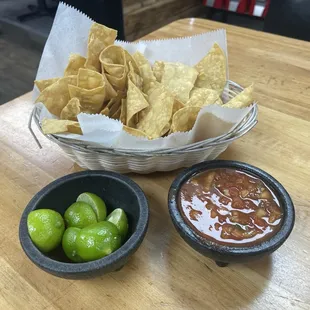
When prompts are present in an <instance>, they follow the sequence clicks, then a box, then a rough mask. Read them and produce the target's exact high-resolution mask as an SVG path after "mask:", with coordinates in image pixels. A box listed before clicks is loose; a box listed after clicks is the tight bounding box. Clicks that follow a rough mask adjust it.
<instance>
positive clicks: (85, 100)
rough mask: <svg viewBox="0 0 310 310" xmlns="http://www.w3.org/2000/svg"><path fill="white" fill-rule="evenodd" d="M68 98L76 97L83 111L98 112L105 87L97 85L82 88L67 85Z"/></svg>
mask: <svg viewBox="0 0 310 310" xmlns="http://www.w3.org/2000/svg"><path fill="white" fill-rule="evenodd" d="M68 88H69V93H70V98H78V99H79V100H80V104H81V111H82V112H85V113H90V114H92V113H98V112H99V111H101V109H102V105H103V101H104V97H105V87H104V86H99V87H97V88H93V89H84V88H80V87H77V86H74V85H69V86H68Z"/></svg>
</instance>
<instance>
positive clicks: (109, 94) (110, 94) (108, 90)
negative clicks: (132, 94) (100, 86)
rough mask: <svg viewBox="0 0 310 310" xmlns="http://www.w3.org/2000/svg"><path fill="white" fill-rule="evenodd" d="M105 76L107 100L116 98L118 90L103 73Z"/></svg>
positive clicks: (103, 74)
mask: <svg viewBox="0 0 310 310" xmlns="http://www.w3.org/2000/svg"><path fill="white" fill-rule="evenodd" d="M102 76H103V80H104V83H105V98H104V100H105V101H109V100H110V99H112V98H114V97H116V96H117V92H116V90H115V89H114V88H113V86H112V85H111V83H110V82H109V81H108V79H107V77H106V75H105V73H102Z"/></svg>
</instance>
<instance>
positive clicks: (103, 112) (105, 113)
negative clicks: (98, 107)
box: [100, 107, 110, 116]
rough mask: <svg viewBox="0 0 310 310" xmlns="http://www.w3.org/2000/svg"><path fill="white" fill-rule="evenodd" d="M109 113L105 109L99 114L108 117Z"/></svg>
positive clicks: (108, 110)
mask: <svg viewBox="0 0 310 310" xmlns="http://www.w3.org/2000/svg"><path fill="white" fill-rule="evenodd" d="M109 113H110V109H109V108H107V107H105V108H104V109H103V110H102V111H100V114H102V115H105V116H109Z"/></svg>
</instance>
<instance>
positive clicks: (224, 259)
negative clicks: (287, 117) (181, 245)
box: [168, 160, 295, 266]
mask: <svg viewBox="0 0 310 310" xmlns="http://www.w3.org/2000/svg"><path fill="white" fill-rule="evenodd" d="M216 168H232V169H237V170H239V171H244V172H246V173H248V174H251V175H253V176H254V177H256V178H259V179H261V180H262V181H264V182H265V184H267V186H269V188H270V189H271V190H272V191H273V193H274V194H275V195H276V197H277V198H278V200H279V203H280V205H281V207H282V209H283V213H284V216H283V220H282V225H281V227H280V230H279V231H278V232H277V233H276V234H275V235H273V236H272V237H271V238H270V239H267V240H266V241H263V242H261V243H259V244H257V245H254V246H244V247H240V246H238V247H234V246H228V245H222V244H219V243H216V242H214V241H211V240H207V239H204V238H202V237H201V236H199V235H198V234H197V233H196V232H195V231H194V230H193V229H192V228H191V227H190V226H189V225H188V224H187V223H186V221H185V220H184V218H183V216H182V214H181V211H180V209H179V206H178V196H179V190H180V188H181V186H182V184H183V183H184V182H186V181H187V180H188V179H189V178H191V177H192V176H193V175H195V174H197V173H200V172H204V171H206V170H209V169H216ZM168 204H169V212H170V216H171V219H172V222H173V224H174V226H175V228H176V229H177V231H178V233H179V234H180V235H181V237H182V238H183V239H184V240H185V241H186V242H187V243H188V244H189V245H190V246H191V247H192V248H193V249H195V250H196V251H197V252H199V253H201V254H203V255H205V256H207V257H209V258H211V259H213V260H215V261H216V263H217V264H218V265H219V266H226V265H227V264H228V263H244V262H248V261H251V260H253V259H257V258H261V257H262V256H264V255H268V254H271V253H272V252H274V251H275V250H277V249H278V248H279V247H280V246H281V245H282V244H283V243H284V241H285V240H286V239H287V238H288V236H289V235H290V233H291V231H292V229H293V226H294V222H295V211H294V205H293V202H292V200H291V198H290V196H289V194H288V193H287V191H286V190H285V189H284V187H283V186H282V185H281V184H280V183H279V182H278V181H277V180H276V179H274V178H273V177H272V176H271V175H269V174H268V173H266V172H265V171H263V170H261V169H259V168H256V167H253V166H251V165H248V164H246V163H241V162H237V161H226V160H214V161H206V162H202V163H200V164H197V165H194V166H192V167H191V168H188V169H186V170H184V171H183V172H181V173H180V174H179V175H178V176H177V178H176V179H175V180H174V181H173V183H172V185H171V188H170V191H169V196H168Z"/></svg>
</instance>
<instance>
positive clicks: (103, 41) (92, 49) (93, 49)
mask: <svg viewBox="0 0 310 310" xmlns="http://www.w3.org/2000/svg"><path fill="white" fill-rule="evenodd" d="M116 37H117V31H116V30H114V29H111V28H108V27H106V26H103V25H100V24H97V23H93V24H92V26H91V28H90V30H89V35H88V46H87V59H86V62H85V68H88V69H91V70H95V71H98V72H99V71H100V67H101V66H100V61H99V55H100V53H101V51H102V50H104V49H105V48H106V47H107V46H109V45H112V44H113V43H114V41H115V39H116Z"/></svg>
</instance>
